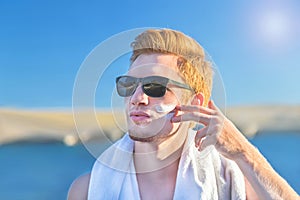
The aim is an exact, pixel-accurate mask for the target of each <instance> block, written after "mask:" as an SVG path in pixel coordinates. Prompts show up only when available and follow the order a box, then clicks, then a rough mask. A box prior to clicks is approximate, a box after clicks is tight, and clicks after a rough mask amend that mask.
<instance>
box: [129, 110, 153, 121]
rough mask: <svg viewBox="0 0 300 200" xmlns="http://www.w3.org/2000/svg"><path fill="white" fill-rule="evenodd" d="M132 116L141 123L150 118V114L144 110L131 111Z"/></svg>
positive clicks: (132, 118)
mask: <svg viewBox="0 0 300 200" xmlns="http://www.w3.org/2000/svg"><path fill="white" fill-rule="evenodd" d="M130 118H131V120H132V121H134V122H135V123H141V122H145V121H147V120H149V119H150V115H149V114H147V113H145V112H142V111H133V112H131V113H130Z"/></svg>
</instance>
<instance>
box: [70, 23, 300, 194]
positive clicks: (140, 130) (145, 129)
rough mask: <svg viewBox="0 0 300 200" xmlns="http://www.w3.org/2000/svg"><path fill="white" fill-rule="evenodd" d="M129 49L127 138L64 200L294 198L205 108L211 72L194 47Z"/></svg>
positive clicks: (169, 34) (155, 44) (124, 89)
mask: <svg viewBox="0 0 300 200" xmlns="http://www.w3.org/2000/svg"><path fill="white" fill-rule="evenodd" d="M132 48H133V54H132V56H131V66H130V68H129V70H128V72H127V74H126V75H124V76H120V77H118V78H117V80H116V87H117V91H118V94H119V95H120V96H122V97H124V103H125V107H126V115H127V125H128V133H127V134H125V136H124V137H123V138H122V139H121V140H119V141H118V142H117V143H116V144H114V145H112V147H110V148H109V149H108V150H107V151H105V152H104V153H103V154H102V155H101V156H100V157H99V159H98V160H97V161H96V162H95V165H94V167H93V169H92V172H91V174H87V175H84V176H81V177H79V178H78V179H77V180H76V181H74V183H73V184H72V186H71V188H70V191H69V199H87V198H88V199H246V198H247V199H298V198H299V196H298V195H297V193H296V192H295V191H294V190H293V189H292V188H291V187H290V186H289V185H288V183H287V182H286V181H285V180H283V179H282V178H281V177H280V176H279V175H278V174H277V173H276V172H275V171H274V170H273V169H272V167H271V166H270V165H269V163H268V162H267V161H266V160H265V158H264V157H263V156H262V155H261V154H260V153H259V151H258V150H257V149H256V148H255V147H254V146H252V145H251V144H250V143H249V142H248V141H247V139H246V138H245V137H244V136H243V135H242V134H241V133H240V132H239V130H238V129H237V128H236V127H235V126H234V124H233V123H232V122H231V121H230V120H229V119H227V118H226V117H225V116H224V115H223V114H222V113H221V112H220V110H219V109H218V108H217V107H216V105H215V104H214V103H213V101H211V100H210V94H211V89H212V73H213V71H212V67H211V64H210V63H209V62H208V61H207V60H206V58H205V53H204V51H203V49H202V47H201V46H200V45H199V44H198V43H197V42H196V41H195V40H193V39H192V38H190V37H188V36H186V35H184V34H183V33H181V32H178V31H174V30H169V29H158V30H148V31H145V32H143V33H142V34H140V35H139V36H138V37H137V38H136V39H135V41H134V42H133V43H132ZM198 123H199V124H201V125H202V126H201V127H199V126H198V125H197V126H196V127H197V128H196V130H193V129H192V128H193V127H194V126H195V124H198Z"/></svg>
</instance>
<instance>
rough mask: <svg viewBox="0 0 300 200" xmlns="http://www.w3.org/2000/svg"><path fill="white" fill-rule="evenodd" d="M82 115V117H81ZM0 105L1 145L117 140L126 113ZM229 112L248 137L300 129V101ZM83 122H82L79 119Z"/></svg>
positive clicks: (238, 108)
mask: <svg viewBox="0 0 300 200" xmlns="http://www.w3.org/2000/svg"><path fill="white" fill-rule="evenodd" d="M78 116H80V117H78ZM78 116H77V117H76V123H75V121H74V116H73V113H72V109H61V110H59V109H58V110H54V109H30V110H26V109H20V108H3V107H2V108H0V133H1V134H0V145H1V144H8V143H13V142H18V141H29V142H30V141H33V142H34V141H42V142H43V141H45V142H47V141H61V142H63V143H65V144H66V145H68V146H72V145H75V144H78V143H80V142H81V141H84V142H88V141H93V140H100V141H101V140H104V139H105V138H108V139H109V140H116V139H118V138H120V137H121V136H122V135H123V133H124V131H123V130H124V129H125V128H124V127H125V122H124V119H125V117H124V114H123V113H122V112H115V111H114V114H113V113H111V112H110V111H109V110H107V109H96V113H94V110H92V109H90V110H88V109H82V110H81V111H80V113H79V115H78ZM226 116H227V117H228V118H229V119H230V120H232V121H233V122H234V124H235V125H236V126H237V128H238V129H239V130H240V131H241V132H242V133H243V134H244V135H245V136H246V137H248V138H252V137H254V136H255V135H256V134H260V133H262V132H295V133H297V132H299V133H300V123H299V122H300V105H299V106H298V105H295V106H294V105H293V106H292V105H286V106H285V105H278V106H276V105H272V106H235V107H230V108H227V109H226ZM79 122H80V123H79Z"/></svg>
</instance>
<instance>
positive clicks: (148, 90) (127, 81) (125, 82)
mask: <svg viewBox="0 0 300 200" xmlns="http://www.w3.org/2000/svg"><path fill="white" fill-rule="evenodd" d="M116 83H117V92H118V94H119V95H120V96H121V97H129V96H131V95H133V94H134V92H135V90H136V88H137V87H138V85H139V83H142V89H143V92H144V93H145V94H146V95H147V96H149V97H157V98H158V97H163V96H164V95H165V94H166V90H167V85H168V84H172V85H175V86H177V87H180V88H183V89H187V90H192V89H191V87H190V86H188V85H186V84H183V83H180V82H177V81H174V80H170V79H168V78H166V77H162V76H148V77H144V78H136V77H132V76H119V77H117V78H116Z"/></svg>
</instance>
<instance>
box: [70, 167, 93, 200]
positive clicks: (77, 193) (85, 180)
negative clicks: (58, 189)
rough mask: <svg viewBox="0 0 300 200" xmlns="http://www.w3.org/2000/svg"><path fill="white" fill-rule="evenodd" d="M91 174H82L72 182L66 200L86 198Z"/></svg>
mask: <svg viewBox="0 0 300 200" xmlns="http://www.w3.org/2000/svg"><path fill="white" fill-rule="evenodd" d="M90 177H91V174H90V173H88V174H84V175H81V176H80V177H78V178H77V179H75V180H74V181H73V183H72V184H71V186H70V189H69V192H68V200H83V199H87V197H88V190H89V182H90Z"/></svg>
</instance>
